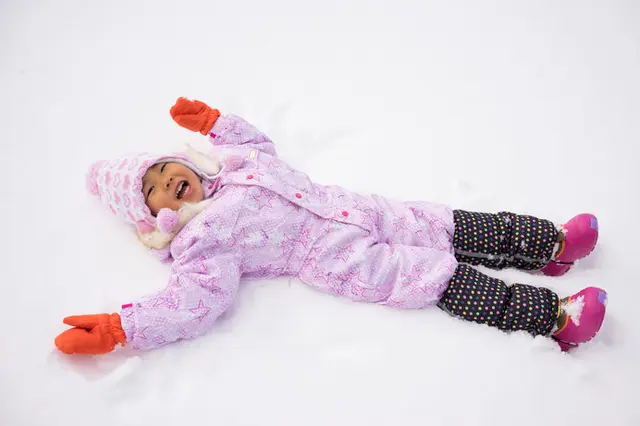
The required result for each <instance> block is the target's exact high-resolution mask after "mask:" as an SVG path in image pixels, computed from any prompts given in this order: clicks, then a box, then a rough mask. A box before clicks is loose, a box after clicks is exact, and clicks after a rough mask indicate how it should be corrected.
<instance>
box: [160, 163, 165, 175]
mask: <svg viewBox="0 0 640 426" xmlns="http://www.w3.org/2000/svg"><path fill="white" fill-rule="evenodd" d="M165 167H167V163H164V164H163V165H162V167H160V173H162V172H164V168H165Z"/></svg>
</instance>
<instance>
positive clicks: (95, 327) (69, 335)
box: [56, 314, 127, 354]
mask: <svg viewBox="0 0 640 426" xmlns="http://www.w3.org/2000/svg"><path fill="white" fill-rule="evenodd" d="M64 323H65V324H67V325H70V326H73V327H75V328H72V329H71V330H67V331H65V332H64V333H62V334H60V335H59V336H58V337H56V346H57V347H58V349H60V350H61V351H62V352H64V353H66V354H74V353H75V354H106V353H107V352H111V351H112V350H113V348H114V347H115V346H116V343H122V344H124V343H125V342H126V340H127V338H126V336H125V334H124V331H123V330H122V325H121V323H120V315H118V314H111V315H109V314H98V315H79V316H73V317H66V318H65V319H64Z"/></svg>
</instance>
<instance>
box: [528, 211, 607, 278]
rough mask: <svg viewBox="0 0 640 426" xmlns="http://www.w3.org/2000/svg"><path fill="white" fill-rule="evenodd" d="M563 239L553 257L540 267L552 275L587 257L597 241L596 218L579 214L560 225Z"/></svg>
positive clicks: (561, 273) (561, 272) (554, 275)
mask: <svg viewBox="0 0 640 426" xmlns="http://www.w3.org/2000/svg"><path fill="white" fill-rule="evenodd" d="M560 232H562V234H563V235H564V241H562V242H560V249H559V250H558V253H557V254H556V255H555V256H554V258H553V259H552V260H551V261H549V263H547V265H546V266H545V267H544V268H542V269H541V271H542V273H543V274H545V275H549V276H552V277H558V276H560V275H564V274H565V273H566V272H567V271H568V270H569V269H571V266H572V265H573V262H575V261H576V260H579V259H582V258H585V257H587V256H588V255H589V254H591V252H592V251H593V249H594V248H595V247H596V243H597V242H598V219H597V218H596V217H595V216H594V215H592V214H588V213H583V214H579V215H578V216H576V217H574V218H573V219H571V220H570V221H569V222H567V223H565V224H564V225H562V230H561V231H560Z"/></svg>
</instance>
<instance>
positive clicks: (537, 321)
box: [438, 265, 558, 335]
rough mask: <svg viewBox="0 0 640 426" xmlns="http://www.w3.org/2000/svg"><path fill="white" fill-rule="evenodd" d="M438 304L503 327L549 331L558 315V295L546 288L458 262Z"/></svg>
mask: <svg viewBox="0 0 640 426" xmlns="http://www.w3.org/2000/svg"><path fill="white" fill-rule="evenodd" d="M438 306H439V307H440V308H441V309H443V310H445V311H447V312H449V313H450V314H452V315H454V316H457V317H460V318H463V319H465V320H468V321H473V322H477V323H480V324H488V325H490V326H494V327H498V328H500V329H502V330H527V331H529V332H530V333H531V334H533V335H548V334H549V333H550V332H551V331H552V329H553V326H554V325H555V324H556V321H557V319H558V296H557V295H556V294H555V293H554V292H553V291H551V290H549V289H546V288H538V287H533V286H530V285H523V284H514V285H512V286H510V287H509V286H507V285H506V284H505V283H504V282H503V281H501V280H499V279H496V278H492V277H489V276H487V275H485V274H483V273H481V272H479V271H477V270H475V269H474V268H472V267H470V266H467V265H459V266H458V268H457V269H456V272H455V274H454V275H453V278H452V279H451V283H450V284H449V288H448V289H447V291H446V292H445V293H444V295H443V296H442V298H441V299H440V302H439V303H438Z"/></svg>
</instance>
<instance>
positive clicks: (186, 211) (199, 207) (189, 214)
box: [138, 198, 213, 250]
mask: <svg viewBox="0 0 640 426" xmlns="http://www.w3.org/2000/svg"><path fill="white" fill-rule="evenodd" d="M212 201H213V199H211V198H210V199H208V200H204V201H200V202H199V203H195V204H191V203H188V204H184V205H183V206H182V207H180V210H178V212H177V213H178V224H177V225H176V227H175V229H174V230H173V232H162V231H160V230H159V229H158V226H157V225H156V227H155V229H154V230H153V231H151V232H147V233H141V232H138V239H139V240H140V241H141V242H142V244H144V245H145V246H147V247H149V248H152V249H156V250H161V249H163V248H165V247H167V246H168V245H169V244H170V243H171V241H172V240H173V237H175V236H176V234H177V233H178V232H180V230H182V228H184V226H185V225H186V224H187V223H189V221H190V220H191V219H193V218H194V217H196V216H197V215H198V214H200V213H201V212H202V211H203V210H204V209H205V208H207V207H208V206H209V204H211V202H212Z"/></svg>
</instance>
